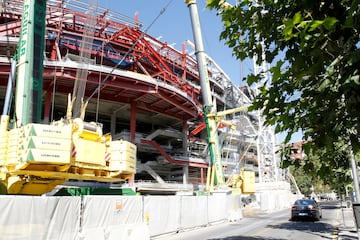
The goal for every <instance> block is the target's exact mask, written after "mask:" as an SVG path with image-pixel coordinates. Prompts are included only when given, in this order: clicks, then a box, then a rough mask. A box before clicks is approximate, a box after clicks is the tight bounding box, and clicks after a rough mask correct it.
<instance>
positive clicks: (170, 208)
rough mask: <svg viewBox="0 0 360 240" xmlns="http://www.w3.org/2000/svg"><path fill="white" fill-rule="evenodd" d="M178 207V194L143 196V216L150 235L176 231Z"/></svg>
mask: <svg viewBox="0 0 360 240" xmlns="http://www.w3.org/2000/svg"><path fill="white" fill-rule="evenodd" d="M179 209H180V197H179V196H146V197H144V216H145V220H146V221H147V222H148V224H149V231H150V236H156V235H160V234H165V233H172V232H176V231H177V230H178V229H179V219H180V210H179Z"/></svg>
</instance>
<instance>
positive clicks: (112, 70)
mask: <svg viewBox="0 0 360 240" xmlns="http://www.w3.org/2000/svg"><path fill="white" fill-rule="evenodd" d="M172 1H173V0H170V1H169V2H168V3H167V4H166V5H165V7H163V8H162V9H161V10H160V12H159V14H158V15H157V16H156V17H155V18H154V20H153V21H152V22H151V23H150V25H149V26H148V27H147V28H146V29H145V30H144V31H143V32H142V33H141V35H140V36H139V38H138V39H136V41H135V42H134V43H133V44H132V45H131V47H130V48H129V50H128V51H127V52H126V53H125V55H124V56H123V57H122V58H121V60H120V61H119V62H118V63H117V64H116V65H115V66H114V67H113V68H112V69H111V71H110V72H109V73H108V74H107V75H106V77H105V78H104V80H103V81H102V82H101V83H100V84H99V85H98V86H97V87H96V89H95V90H94V91H93V92H92V94H91V95H90V96H89V97H88V98H87V100H86V103H88V102H89V101H90V100H91V99H92V98H93V97H94V95H95V94H96V93H97V92H98V91H100V88H101V87H102V86H103V85H104V84H105V82H106V81H107V80H108V79H109V77H110V75H111V74H112V73H113V72H114V71H115V69H117V68H118V67H119V66H120V64H121V63H122V62H123V61H124V60H125V58H126V57H128V55H129V54H130V53H131V52H132V50H133V49H134V47H135V46H136V44H137V43H138V42H139V41H140V40H141V39H142V38H143V37H144V36H145V34H146V33H147V31H148V30H149V29H150V28H151V27H152V25H154V23H155V22H156V21H157V20H158V19H159V17H160V16H161V15H162V14H163V13H164V12H165V11H166V9H167V7H168V6H169V5H170V4H171V2H172Z"/></svg>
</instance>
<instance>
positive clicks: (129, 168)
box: [109, 160, 136, 173]
mask: <svg viewBox="0 0 360 240" xmlns="http://www.w3.org/2000/svg"><path fill="white" fill-rule="evenodd" d="M109 170H110V171H119V172H122V173H136V162H133V161H113V160H111V161H110V163H109Z"/></svg>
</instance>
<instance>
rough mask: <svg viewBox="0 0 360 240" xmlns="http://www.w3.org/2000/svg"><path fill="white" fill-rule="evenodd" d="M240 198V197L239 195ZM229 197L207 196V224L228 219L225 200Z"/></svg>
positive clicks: (223, 195)
mask: <svg viewBox="0 0 360 240" xmlns="http://www.w3.org/2000/svg"><path fill="white" fill-rule="evenodd" d="M239 196H240V195H239ZM228 197H229V195H225V194H216V195H212V196H208V206H209V207H208V215H209V222H210V223H214V222H219V221H224V220H226V219H227V218H228V212H227V211H228V209H227V198H228Z"/></svg>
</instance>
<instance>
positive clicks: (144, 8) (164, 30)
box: [98, 0, 253, 86]
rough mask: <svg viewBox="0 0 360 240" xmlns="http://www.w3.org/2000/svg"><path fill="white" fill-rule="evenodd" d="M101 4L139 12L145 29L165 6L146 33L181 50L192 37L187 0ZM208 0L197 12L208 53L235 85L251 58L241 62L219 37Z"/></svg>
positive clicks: (124, 11)
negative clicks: (207, 4)
mask: <svg viewBox="0 0 360 240" xmlns="http://www.w3.org/2000/svg"><path fill="white" fill-rule="evenodd" d="M98 2H99V3H98V4H99V5H101V6H103V7H105V8H109V9H111V10H114V11H116V12H119V13H121V14H124V15H127V16H128V17H134V16H135V12H138V14H139V21H140V22H142V24H143V27H142V30H143V31H144V30H146V29H147V28H148V27H149V25H150V24H151V23H152V22H153V21H154V20H155V18H156V17H157V16H158V15H159V13H160V12H161V10H162V9H164V8H165V7H166V6H167V5H168V4H169V3H170V4H169V5H168V6H167V7H166V9H165V11H164V13H163V14H161V15H160V16H159V18H158V19H157V20H156V21H155V22H154V23H153V25H152V26H151V27H150V28H149V29H148V31H147V33H148V34H149V35H151V36H152V37H155V38H158V37H161V39H160V40H161V41H163V42H167V43H168V44H175V45H173V46H174V48H175V49H177V50H179V51H181V45H182V43H184V42H185V41H186V40H190V41H191V42H194V40H193V34H192V28H191V21H190V12H189V8H188V7H187V5H186V4H185V1H184V0H172V1H171V0H151V1H150V0H130V1H129V0H102V1H99V0H98ZM205 3H206V0H198V1H197V6H198V12H199V18H200V23H201V28H202V36H203V43H204V49H205V52H206V53H207V54H208V55H209V56H210V57H211V58H212V59H214V60H215V62H216V63H217V64H218V65H219V66H220V67H221V68H222V69H223V71H224V72H225V73H226V74H227V75H228V76H229V77H230V78H231V79H232V81H233V82H234V83H235V84H236V85H238V86H239V85H244V83H240V79H241V78H242V77H244V74H246V73H248V72H249V71H252V69H253V66H252V61H247V62H243V63H242V62H241V61H240V60H237V59H235V58H234V57H233V56H232V50H231V49H230V48H229V47H227V46H226V45H225V44H224V42H223V41H220V40H219V36H220V33H221V31H222V27H223V26H222V22H221V18H220V16H217V15H216V12H215V11H210V10H209V9H207V8H205Z"/></svg>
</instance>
